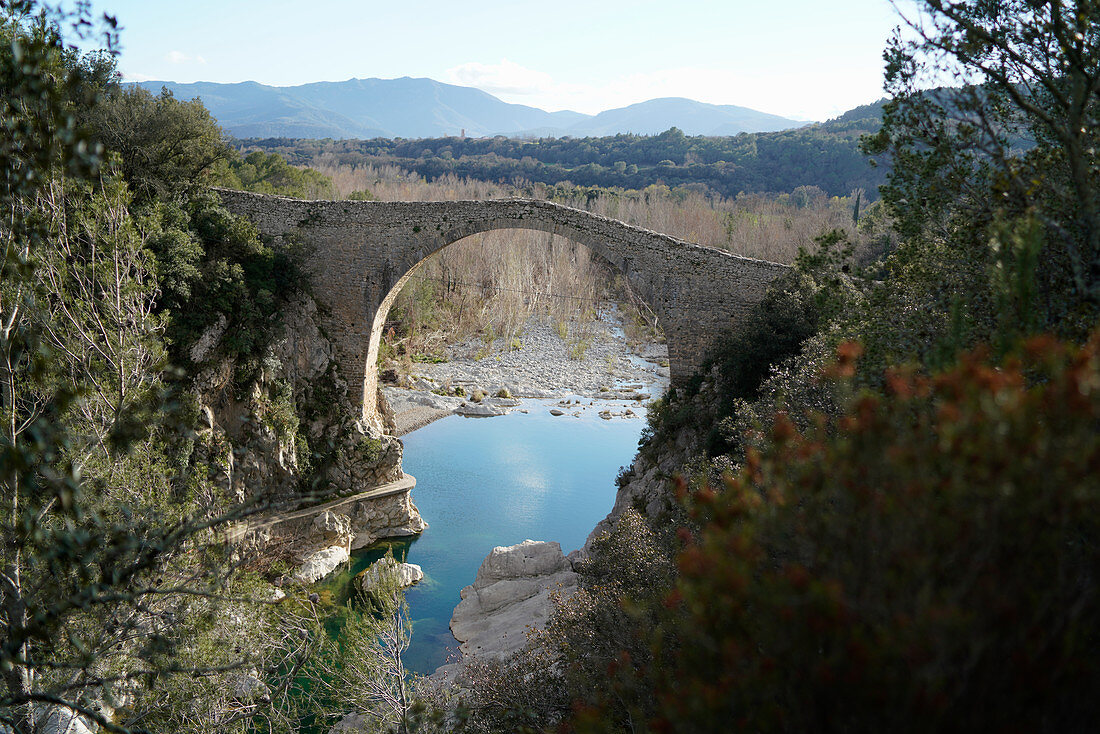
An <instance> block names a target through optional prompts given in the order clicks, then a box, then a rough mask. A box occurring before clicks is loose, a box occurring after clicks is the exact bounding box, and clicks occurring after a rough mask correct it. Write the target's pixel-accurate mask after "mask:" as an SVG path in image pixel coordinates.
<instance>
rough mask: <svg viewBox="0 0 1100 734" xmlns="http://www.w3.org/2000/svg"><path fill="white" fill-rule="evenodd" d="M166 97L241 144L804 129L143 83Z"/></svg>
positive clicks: (419, 83)
mask: <svg viewBox="0 0 1100 734" xmlns="http://www.w3.org/2000/svg"><path fill="white" fill-rule="evenodd" d="M138 86H141V87H144V88H146V89H148V90H150V91H152V92H159V91H160V90H161V88H162V87H167V88H168V89H170V90H171V91H172V93H173V94H175V95H176V97H178V98H180V99H194V98H195V97H199V98H201V99H202V101H203V104H205V105H206V107H207V109H209V110H210V112H211V114H213V115H214V117H215V118H217V120H218V122H219V123H220V124H221V126H222V128H223V129H224V130H225V131H226V132H228V133H229V134H230V135H233V136H235V137H238V138H275V137H281V138H313V139H321V138H334V139H355V138H358V139H366V138H435V137H444V136H456V135H459V134H460V133H461V132H462V131H463V130H465V131H466V135H467V136H470V137H485V136H493V135H506V136H509V137H526V138H531V137H548V136H554V137H565V136H571V137H588V136H596V137H598V136H606V135H617V134H620V133H635V134H640V135H653V134H656V133H659V132H662V131H664V130H667V129H669V128H670V127H678V128H679V129H681V130H683V131H684V132H685V133H686V134H688V135H736V134H737V133H742V132H762V131H776V130H786V129H790V128H794V127H799V126H800V125H803V124H805V123H803V122H799V121H797V120H790V119H787V118H784V117H779V116H777V115H770V114H767V113H765V112H758V111H756V110H751V109H748V108H746V107H736V106H733V105H712V104H705V103H703V102H696V101H694V100H690V99H683V98H678V97H669V98H664V99H653V100H649V101H648V102H640V103H638V104H633V105H630V106H628V107H622V108H620V109H614V110H607V111H605V112H601V113H600V114H598V115H585V114H582V113H580V112H570V111H561V112H546V111H545V110H540V109H538V108H536V107H528V106H526V105H519V104H509V103H507V102H504V101H502V100H500V99H497V98H496V97H494V96H493V95H491V94H488V93H486V92H483V91H481V90H480V89H474V88H473V87H460V86H456V85H454V84H443V83H442V82H437V81H434V80H432V79H414V78H411V77H402V78H400V79H349V80H348V81H344V82H315V83H313V84H303V85H300V86H296V87H270V86H267V85H264V84H259V83H257V82H241V83H238V84H220V83H216V82H195V83H192V84H181V83H177V82H168V81H149V82H139V83H138Z"/></svg>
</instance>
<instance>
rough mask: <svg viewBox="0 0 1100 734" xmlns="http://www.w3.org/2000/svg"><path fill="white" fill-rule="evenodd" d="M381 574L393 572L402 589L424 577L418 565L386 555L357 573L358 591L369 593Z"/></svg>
mask: <svg viewBox="0 0 1100 734" xmlns="http://www.w3.org/2000/svg"><path fill="white" fill-rule="evenodd" d="M383 574H393V575H394V577H395V579H396V581H397V585H398V586H399V587H401V588H402V589H407V588H408V587H410V586H412V585H413V584H416V583H419V582H420V581H422V580H423V579H424V570H423V569H422V568H420V566H418V565H416V564H415V563H401V562H400V561H395V560H394V559H393V558H392V557H390V556H386V557H385V558H382V559H380V560H378V561H375V562H374V563H372V564H371V565H370V566H368V567H367V568H366V569H365V570H363V571H362V572H361V573H359V575H357V576H356V577H355V585H356V586H357V587H358V588H359V590H360V591H362V592H364V593H369V592H370V591H371V590H373V589H374V588H375V587H376V586H377V585H378V582H379V579H380V578H381V577H382V575H383Z"/></svg>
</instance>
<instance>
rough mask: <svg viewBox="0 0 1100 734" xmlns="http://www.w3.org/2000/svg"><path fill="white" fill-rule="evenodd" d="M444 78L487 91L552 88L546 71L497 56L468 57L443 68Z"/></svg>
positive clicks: (541, 91)
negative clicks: (493, 59)
mask: <svg viewBox="0 0 1100 734" xmlns="http://www.w3.org/2000/svg"><path fill="white" fill-rule="evenodd" d="M446 78H447V81H448V82H450V83H452V84H461V85H462V86H466V87H477V88H478V89H481V90H483V91H486V92H489V93H491V94H520V95H530V94H545V93H546V92H547V91H549V90H550V89H552V88H553V87H554V86H555V84H554V79H553V77H551V76H550V75H549V74H547V73H546V72H542V71H535V70H534V69H528V68H527V67H525V66H520V65H519V64H517V63H515V62H514V61H509V60H508V59H501V60H500V63H499V64H481V63H478V62H476V61H471V62H469V63H466V64H461V65H459V66H455V67H452V68H450V69H447V71H446Z"/></svg>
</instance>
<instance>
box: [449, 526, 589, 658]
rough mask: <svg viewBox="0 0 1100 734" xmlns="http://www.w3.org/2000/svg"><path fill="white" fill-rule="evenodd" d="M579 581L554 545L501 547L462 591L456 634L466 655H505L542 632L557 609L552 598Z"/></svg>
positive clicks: (453, 626)
mask: <svg viewBox="0 0 1100 734" xmlns="http://www.w3.org/2000/svg"><path fill="white" fill-rule="evenodd" d="M577 581H578V577H577V574H576V573H574V572H573V568H572V566H571V565H570V563H569V560H568V559H566V557H565V556H564V555H562V552H561V545H559V544H558V543H554V542H544V541H535V540H525V541H523V542H522V543H519V544H518V545H513V546H509V547H497V548H494V549H493V550H492V552H491V553H489V555H488V556H487V557H486V558H485V560H484V561H482V563H481V567H480V568H479V569H478V572H477V577H476V578H475V579H474V583H473V584H472V585H470V586H467V587H466V588H465V589H463V590H462V601H461V602H459V604H458V606H457V607H455V611H454V615H453V616H452V617H451V632H452V633H453V634H454V636H455V639H457V640H458V641H459V642H461V643H462V645H461V648H460V649H461V650H462V652H463V654H464V655H477V656H484V657H498V658H500V657H506V656H507V655H510V654H511V653H512V652H514V651H516V650H518V649H519V648H520V647H522V646H523V645H524V644H525V643H526V641H527V630H528V629H540V628H542V627H543V626H545V624H546V620H547V619H548V618H549V616H550V612H551V611H552V610H553V604H554V602H553V599H552V595H553V594H554V593H555V592H557V593H561V594H563V595H568V594H571V593H572V592H573V591H575V590H576V587H577Z"/></svg>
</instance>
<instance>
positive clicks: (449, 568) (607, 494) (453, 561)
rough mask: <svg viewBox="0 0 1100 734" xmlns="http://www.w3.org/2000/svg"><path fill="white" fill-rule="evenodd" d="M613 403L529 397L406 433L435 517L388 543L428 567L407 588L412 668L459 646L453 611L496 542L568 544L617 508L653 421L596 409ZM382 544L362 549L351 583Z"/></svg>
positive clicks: (423, 503) (423, 501)
mask: <svg viewBox="0 0 1100 734" xmlns="http://www.w3.org/2000/svg"><path fill="white" fill-rule="evenodd" d="M587 402H588V401H585V403H587ZM619 405H622V404H619ZM605 406H606V404H605V405H604V406H600V405H597V406H595V407H587V406H586V409H585V411H584V412H583V413H582V416H581V417H579V418H575V417H573V416H571V415H565V416H560V417H556V416H551V415H550V413H549V408H550V407H553V406H552V405H551V404H549V403H544V402H539V401H526V402H525V405H524V407H527V408H528V409H530V411H531V412H530V413H529V414H523V413H510V414H508V415H504V416H499V417H495V418H463V417H461V416H457V415H453V416H448V417H446V418H443V419H442V420H439V421H436V422H435V423H432V424H431V425H428V426H426V427H424V428H421V429H420V430H418V431H414V432H413V433H410V434H409V435H407V436H405V437H404V438H403V439H402V440H403V441H404V443H405V458H404V462H403V463H404V468H405V471H406V472H407V473H408V474H412V475H413V476H414V477H416V488H415V489H414V490H413V500H414V501H415V503H416V506H417V507H418V508H419V510H420V514H421V515H422V516H423V518H424V519H425V520H426V521H427V522H428V525H429V527H428V529H427V530H425V531H424V532H423V533H422V534H421V535H420V537H418V538H416V539H414V540H411V541H400V542H396V543H392V544H390V546H391V547H392V548H393V551H394V556H395V557H397V558H398V559H399V560H401V559H402V558H403V557H404V560H407V561H408V562H409V563H417V564H420V565H421V566H422V567H423V569H424V574H425V578H424V581H422V582H421V583H420V584H418V585H417V586H414V587H413V588H411V589H409V590H408V592H407V594H406V598H407V599H408V603H409V616H410V617H411V619H412V620H413V639H412V644H411V645H410V647H409V650H408V652H407V653H406V655H405V663H406V665H407V666H408V668H409V669H411V670H414V671H416V672H419V673H430V672H432V671H434V670H435V669H436V668H437V667H438V666H440V665H442V664H444V663H445V662H448V659H449V657H450V656H452V655H454V654H455V653H456V652H457V649H458V643H457V642H455V640H454V638H453V637H452V636H451V632H450V629H449V626H448V625H449V624H450V621H451V613H452V612H453V611H454V607H455V605H456V604H458V602H459V591H460V590H461V589H462V587H464V586H467V585H468V584H471V583H473V580H474V576H475V575H476V574H477V569H478V566H480V565H481V561H482V560H484V558H485V556H486V555H488V553H489V551H491V550H492V549H493V547H494V546H498V545H513V544H515V543H520V542H522V541H524V540H526V539H527V538H531V539H533V540H556V541H558V542H559V543H561V546H562V550H563V551H565V552H566V553H569V552H570V551H571V550H575V549H577V548H580V547H581V546H582V545H584V541H585V538H587V537H588V533H589V532H590V531H591V530H592V528H593V527H594V526H595V525H596V523H598V522H599V521H600V520H602V519H603V518H604V517H605V516H606V515H607V513H608V512H610V511H611V507H612V505H613V504H614V502H615V476H616V474H617V473H618V471H619V468H620V467H621V466H625V465H629V464H630V463H631V462H632V461H633V460H634V454H635V453H636V451H637V446H638V436H639V435H640V433H641V430H642V427H643V426H644V425H645V421H644V419H641V418H632V419H622V418H615V419H613V420H609V421H608V420H603V419H601V418H599V417H598V416H597V415H596V413H597V412H598V411H599V410H600V409H602V407H605ZM631 407H632V408H633V410H634V411H635V412H637V413H642V412H643V411H642V410H641V409H640V408H639V407H638V406H631ZM617 409H618V410H621V409H622V408H621V407H619V408H617ZM384 553H385V548H382V549H378V548H372V549H369V550H366V551H364V552H361V553H358V554H356V555H355V557H354V558H353V559H352V568H351V569H350V570H349V572H348V574H342V575H341V576H342V578H343V579H344V583H346V579H347V578H348V577H349V575H353V574H354V573H357V572H358V571H360V570H362V569H363V568H366V566H368V565H369V564H370V563H372V562H373V561H374V560H376V559H377V558H379V557H381V556H382V555H383V554H384Z"/></svg>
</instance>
